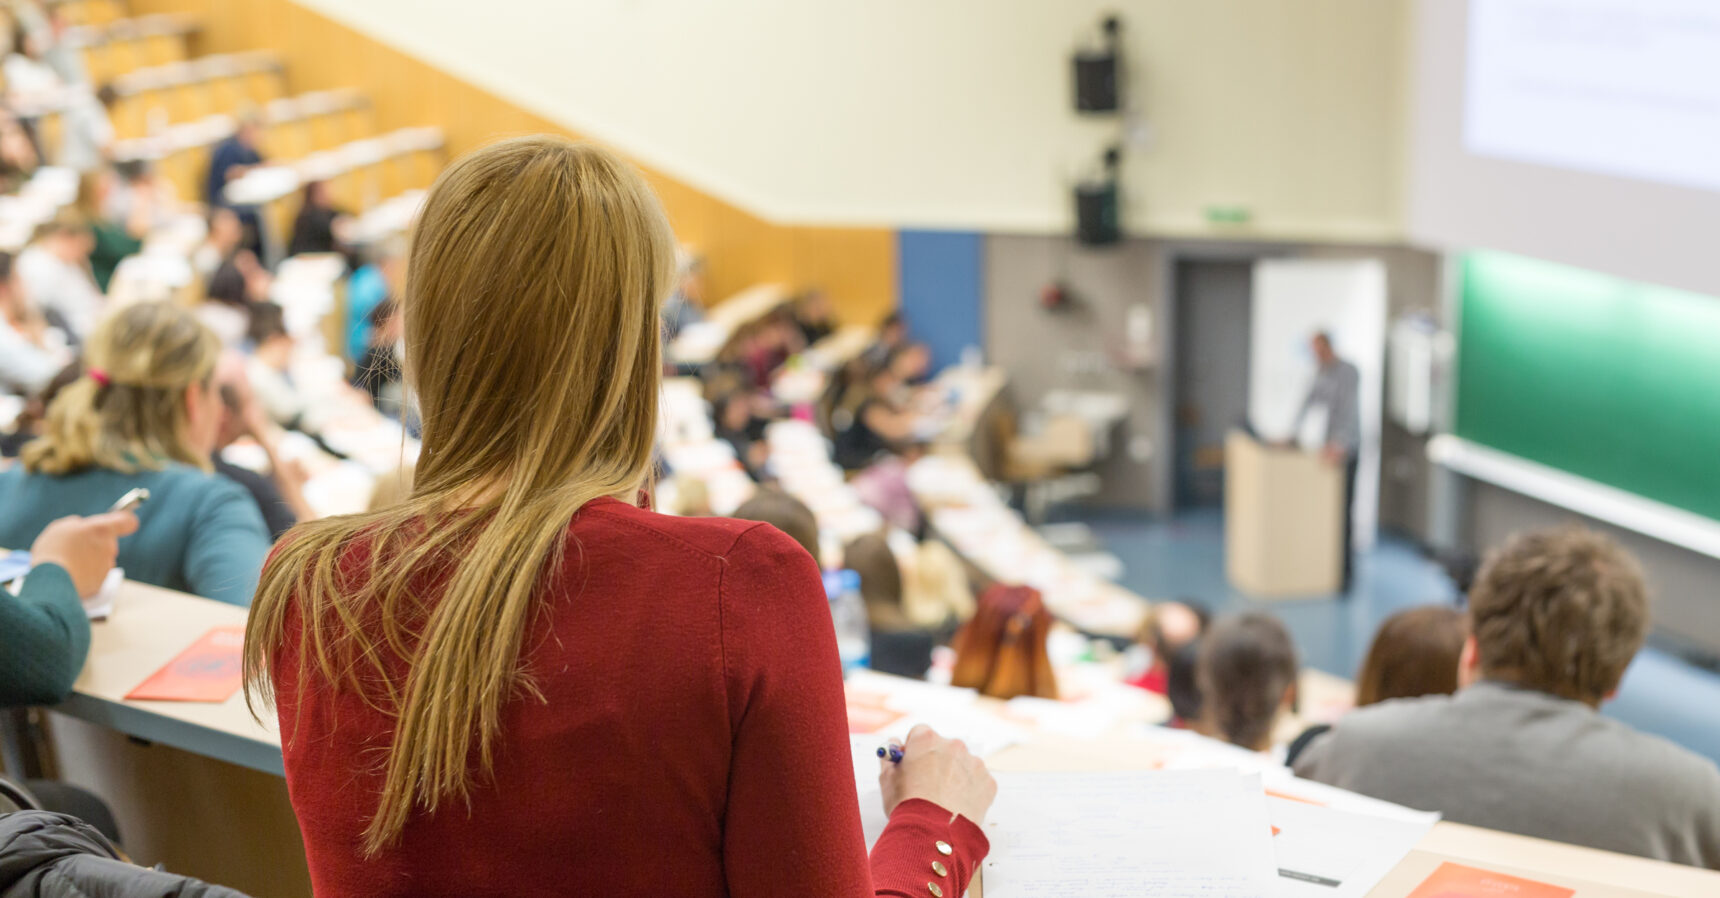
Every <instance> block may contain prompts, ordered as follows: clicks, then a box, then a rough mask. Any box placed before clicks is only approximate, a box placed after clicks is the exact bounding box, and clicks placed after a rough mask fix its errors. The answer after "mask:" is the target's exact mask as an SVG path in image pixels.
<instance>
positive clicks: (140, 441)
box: [20, 303, 220, 475]
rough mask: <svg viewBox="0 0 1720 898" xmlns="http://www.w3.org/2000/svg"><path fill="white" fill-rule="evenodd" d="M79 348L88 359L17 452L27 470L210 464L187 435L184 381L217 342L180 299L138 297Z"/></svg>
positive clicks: (207, 364) (207, 367) (200, 370)
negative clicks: (171, 301) (166, 300)
mask: <svg viewBox="0 0 1720 898" xmlns="http://www.w3.org/2000/svg"><path fill="white" fill-rule="evenodd" d="M84 351H85V355H86V358H87V360H88V362H89V367H87V368H86V369H85V370H84V374H83V376H82V377H79V378H78V379H77V380H75V381H73V382H72V383H71V384H69V385H67V386H66V387H65V388H64V389H62V390H60V392H59V395H57V396H55V397H54V400H53V402H52V403H51V404H50V405H49V406H48V413H47V418H46V421H45V426H44V427H43V431H42V436H40V437H39V438H37V439H35V440H32V441H31V442H30V443H28V444H27V445H25V446H24V449H23V452H22V453H20V458H21V460H22V461H23V463H24V469H25V470H27V471H29V472H31V473H33V474H49V475H64V474H72V473H75V472H77V471H81V470H84V469H85V468H92V467H95V468H108V469H111V470H115V471H123V472H126V473H135V472H136V471H138V470H139V469H150V470H159V469H161V468H163V467H166V466H167V464H168V463H170V462H182V463H184V464H188V465H191V466H193V467H196V468H200V469H202V470H205V471H207V470H209V464H210V463H209V458H208V456H207V455H205V454H203V453H201V452H198V451H197V450H196V449H195V448H193V447H192V446H191V445H190V444H189V443H188V442H187V440H186V435H187V427H188V424H189V422H188V421H187V413H186V408H185V391H186V389H188V388H189V387H190V386H191V385H192V384H196V383H202V384H208V383H209V381H210V378H211V376H212V375H213V374H214V371H215V360H216V357H217V356H218V354H219V352H220V342H219V341H218V340H217V339H216V338H215V335H214V334H213V333H211V332H210V331H209V329H208V328H206V327H204V326H203V324H202V323H200V322H199V321H198V320H197V318H196V317H195V316H194V315H192V314H191V313H190V312H189V311H187V310H185V309H181V308H179V307H177V306H173V305H170V304H168V303H137V304H135V305H130V306H126V307H125V308H123V309H121V310H119V311H118V312H115V313H114V314H112V315H110V316H109V317H108V318H106V319H104V320H103V321H102V323H101V324H99V325H97V327H96V330H95V332H94V333H93V334H91V335H90V340H89V342H88V344H87V345H86V346H85V349H84Z"/></svg>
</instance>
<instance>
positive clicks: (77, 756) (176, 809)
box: [53, 583, 1720, 898]
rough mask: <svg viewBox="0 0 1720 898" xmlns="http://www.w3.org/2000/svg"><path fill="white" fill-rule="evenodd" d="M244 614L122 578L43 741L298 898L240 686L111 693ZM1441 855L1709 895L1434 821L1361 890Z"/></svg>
mask: <svg viewBox="0 0 1720 898" xmlns="http://www.w3.org/2000/svg"><path fill="white" fill-rule="evenodd" d="M244 619H245V612H244V610H243V609H239V608H234V607H232V606H228V605H223V604H220V603H217V602H212V601H209V600H206V599H201V598H197V597H194V596H187V595H183V594H180V593H175V592H170V591H167V590H162V589H156V588H153V587H148V586H143V585H140V584H135V583H127V584H126V586H125V588H124V591H123V592H122V594H121V595H120V597H119V601H118V602H116V604H115V608H114V612H113V615H112V616H111V617H110V618H109V619H108V620H106V621H103V622H98V623H96V624H95V625H94V639H93V641H92V643H91V647H90V657H89V662H88V664H87V665H86V666H85V668H84V671H83V674H82V675H81V676H80V677H79V678H78V682H77V686H76V694H75V695H74V696H73V697H72V698H71V699H70V700H68V701H67V702H65V703H64V704H63V705H60V706H58V707H56V708H55V709H54V710H55V711H56V712H57V713H56V714H55V715H54V719H53V731H54V732H53V736H54V741H55V743H56V747H57V750H58V756H59V761H60V765H61V769H62V771H63V772H64V774H65V775H66V777H67V778H68V779H71V780H72V781H74V782H79V783H82V784H84V785H86V786H89V787H91V788H93V789H95V790H96V791H98V792H100V793H101V794H102V795H103V796H104V797H106V798H107V799H108V800H109V801H110V802H111V803H112V804H113V805H114V809H115V811H116V813H117V814H118V816H119V821H120V826H121V828H122V830H123V831H124V835H125V838H126V843H127V848H128V849H129V850H131V852H132V853H133V856H134V857H135V858H136V859H137V860H139V861H141V862H144V863H156V862H164V863H166V864H168V865H169V867H170V868H171V869H173V870H175V871H176V872H181V873H187V874H190V875H193V876H199V877H203V878H206V879H210V880H212V881H216V882H220V883H223V884H225V885H229V886H233V887H235V888H240V889H243V890H245V891H247V892H250V893H251V894H254V895H256V896H258V898H273V896H304V895H308V894H309V892H310V889H309V885H308V881H309V880H308V876H307V875H306V873H305V868H304V857H303V850H302V847H301V845H300V842H299V839H298V829H297V825H296V824H295V823H294V821H293V817H292V811H291V808H290V806H289V805H288V803H287V795H286V787H285V783H284V781H283V780H282V779H281V778H280V773H281V757H280V735H279V734H278V733H277V732H276V731H275V728H274V726H273V724H272V722H271V723H258V722H257V721H255V720H253V719H252V717H251V716H250V714H249V712H248V711H247V710H246V708H245V704H244V698H243V697H242V696H240V695H235V696H234V697H233V698H232V699H230V700H228V701H227V702H224V703H222V704H219V705H209V704H176V703H169V702H133V701H126V700H125V699H124V696H125V694H126V693H127V692H129V691H130V690H131V689H133V688H134V687H136V686H137V684H139V683H141V682H142V681H143V680H144V679H145V678H147V677H148V676H149V675H150V674H151V673H153V672H155V671H156V670H157V669H159V668H160V667H161V666H162V665H164V664H166V663H167V662H168V661H169V660H170V659H172V658H173V657H174V656H175V655H177V654H178V653H179V652H180V651H182V650H183V649H184V648H185V647H187V646H189V645H190V644H191V643H193V642H195V641H196V640H197V638H198V637H200V636H202V635H203V634H204V633H205V632H207V631H208V630H209V629H210V628H212V627H217V626H227V625H239V624H242V623H244ZM989 761H990V763H991V764H992V766H993V767H994V768H996V769H999V770H1122V769H1131V768H1135V769H1139V768H1142V767H1145V766H1150V764H1151V763H1152V759H1151V758H1150V757H1147V756H1145V755H1144V754H1143V752H1141V751H1140V750H1139V748H1138V747H1136V746H1131V745H1130V744H1129V743H1128V741H1127V740H1126V739H1117V740H1102V741H1098V742H1077V741H1073V740H1070V739H1067V738H1063V737H1057V736H1053V735H1041V736H1036V737H1035V738H1033V739H1032V740H1030V741H1029V742H1027V743H1024V744H1021V745H1017V746H1014V747H1011V748H1008V749H1005V750H1003V751H1001V752H999V753H997V754H996V755H994V756H993V757H992V758H990V759H989ZM1442 860H1457V861H1459V862H1464V863H1468V864H1472V865H1477V866H1482V867H1486V868H1489V869H1495V870H1498V871H1500V872H1505V873H1515V874H1518V875H1522V876H1527V877H1529V878H1532V879H1537V880H1541V881H1544V882H1549V883H1555V884H1562V885H1566V886H1567V887H1574V888H1576V889H1577V892H1576V898H1636V896H1644V895H1666V896H1676V898H1714V896H1720V873H1716V872H1710V871H1706V870H1699V869H1696V868H1693V867H1680V866H1676V865H1672V864H1664V863H1660V862H1658V861H1650V860H1644V859H1641V858H1634V857H1626V856H1624V855H1617V854H1609V853H1607V852H1601V851H1594V850H1592V849H1587V848H1578V847H1575V846H1570V845H1561V844H1556V843H1553V842H1545V841H1542V840H1539V839H1530V838H1525V837H1522V836H1514V835H1508V834H1505V833H1499V832H1493V831H1489V830H1483V829H1477V828H1474V827H1469V826H1461V825H1458V824H1454V823H1440V824H1438V825H1436V826H1435V827H1434V828H1433V830H1432V831H1431V832H1429V834H1428V835H1427V837H1426V838H1424V839H1423V840H1422V842H1421V844H1420V845H1418V846H1417V849H1416V850H1415V851H1413V852H1411V853H1410V855H1409V856H1408V857H1407V858H1405V859H1404V861H1403V862H1402V863H1400V864H1399V865H1398V866H1397V868H1396V869H1394V870H1393V872H1392V873H1391V874H1390V875H1389V876H1388V877H1387V878H1386V880H1385V881H1384V882H1382V883H1381V884H1380V885H1379V886H1378V887H1377V888H1375V889H1374V890H1373V892H1371V893H1370V896H1371V898H1404V896H1407V895H1408V894H1409V893H1410V892H1411V891H1413V890H1414V888H1415V886H1416V885H1417V884H1418V883H1419V882H1420V881H1421V880H1422V879H1423V878H1425V877H1426V876H1427V875H1428V873H1430V872H1431V871H1432V870H1433V868H1434V867H1436V866H1438V864H1439V863H1440V862H1441V861H1442ZM974 892H975V894H978V893H979V890H978V889H977V888H976V889H975V890H974Z"/></svg>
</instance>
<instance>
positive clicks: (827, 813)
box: [245, 137, 995, 898]
mask: <svg viewBox="0 0 1720 898" xmlns="http://www.w3.org/2000/svg"><path fill="white" fill-rule="evenodd" d="M407 264H408V268H407V279H406V284H407V289H406V294H405V296H404V297H403V299H404V301H403V302H402V304H401V305H402V308H403V310H404V314H405V347H406V351H405V359H406V374H407V382H408V384H409V385H410V387H411V388H412V390H413V391H414V394H415V395H416V397H417V398H418V400H419V403H420V407H421V409H422V413H423V438H424V440H423V447H424V451H423V454H422V456H421V457H420V459H419V462H418V466H417V469H416V471H415V472H414V478H413V483H412V491H411V495H410V497H409V498H407V499H406V500H405V501H403V502H400V503H398V504H395V505H390V506H388V507H386V508H383V509H381V510H378V511H375V512H371V513H368V514H364V515H356V516H352V517H345V518H334V519H329V520H323V521H314V522H311V523H307V524H301V525H299V527H298V528H297V529H295V530H294V531H293V533H292V534H290V535H289V536H288V537H287V538H286V539H285V540H284V541H283V543H282V546H281V548H280V549H279V550H278V551H277V553H276V555H275V556H274V557H273V559H272V560H271V561H270V563H269V565H268V566H267V568H266V569H265V571H264V572H263V583H262V586H261V588H260V589H259V591H258V597H257V604H256V606H255V607H254V608H253V610H252V614H251V621H250V630H249V632H248V633H247V636H246V657H245V666H246V683H247V688H248V690H249V694H250V696H251V697H252V699H253V700H259V699H264V700H266V699H268V698H270V697H271V696H272V697H273V700H274V702H275V705H276V707H277V711H278V714H279V717H280V722H281V732H282V734H283V735H284V736H285V740H284V745H283V749H284V753H285V756H286V772H287V785H288V788H289V790H290V793H291V797H292V801H293V806H294V810H295V811H296V812H297V815H298V819H299V827H300V830H301V832H302V833H303V836H304V844H305V852H306V855H307V857H308V859H309V862H310V869H311V880H312V884H313V886H314V888H315V891H316V894H317V895H318V896H320V898H344V896H366V898H375V896H393V895H401V896H404V895H413V896H434V895H461V896H465V895H510V896H522V895H524V896H530V895H596V894H606V895H635V894H661V895H676V896H713V898H715V896H724V895H734V896H742V895H760V896H764V895H769V896H775V895H787V894H820V895H843V896H861V895H873V894H881V895H917V896H933V898H935V896H938V895H940V894H941V895H946V896H951V898H953V896H956V895H960V894H961V893H962V891H963V889H965V888H966V887H967V884H968V880H969V878H970V877H971V875H972V873H973V870H974V868H975V867H976V865H977V864H978V863H979V861H980V860H981V859H982V858H983V857H984V855H985V853H986V851H987V844H986V840H985V837H984V835H982V834H981V831H980V829H979V826H978V824H979V823H980V821H981V820H982V819H983V817H984V814H985V811H986V809H987V808H988V806H989V805H990V803H991V799H992V797H993V795H994V793H995V785H994V784H993V783H992V781H991V778H990V776H989V774H987V773H986V771H985V768H984V765H982V764H981V763H980V762H979V761H977V760H975V759H974V758H973V757H972V756H971V755H969V754H968V753H967V751H966V749H965V748H963V747H962V746H961V744H960V743H955V742H950V741H947V740H944V739H942V738H940V737H938V736H937V735H936V734H935V733H932V732H931V731H930V730H927V729H923V728H922V729H921V730H918V731H916V732H915V733H914V734H913V735H912V736H910V738H909V739H908V742H907V744H906V746H905V747H904V755H903V760H902V761H901V763H900V764H886V765H883V770H882V773H881V776H882V785H883V792H884V795H885V803H886V806H887V808H886V809H887V810H888V811H889V812H890V813H891V819H890V824H889V826H888V827H887V828H886V829H885V831H884V833H883V835H882V836H881V837H880V839H879V840H878V843H877V846H876V848H875V849H874V851H873V852H872V856H871V860H870V864H868V859H867V855H866V847H865V845H864V843H863V840H862V837H861V828H860V813H859V808H858V807H857V802H856V793H855V789H854V773H853V767H852V762H851V760H850V757H851V754H850V749H849V742H848V737H847V726H846V717H845V712H844V703H843V696H842V683H841V678H840V677H841V675H840V671H839V665H838V661H837V654H836V643H835V638H834V633H833V631H832V627H831V619H830V612H829V610H828V604H827V602H826V600H825V596H824V590H823V586H822V583H821V582H820V578H819V573H818V569H817V566H816V565H815V564H814V563H813V561H812V559H811V558H810V557H808V555H807V553H806V551H805V550H804V549H802V548H801V547H800V546H799V545H798V544H797V543H795V542H794V541H793V540H791V539H789V538H788V537H787V536H784V535H783V534H782V533H781V532H780V531H778V530H776V529H775V528H773V527H771V526H769V525H766V524H760V523H756V522H750V521H741V520H732V519H723V518H673V517H667V516H659V515H656V514H653V513H651V512H650V511H647V510H645V509H643V508H641V507H639V497H640V495H641V488H642V487H645V486H647V483H646V480H647V475H648V472H649V471H650V469H651V463H652V445H653V443H654V440H655V427H656V423H657V396H658V389H659V383H658V381H659V375H660V371H661V364H662V360H661V354H660V346H659V341H658V323H657V314H658V306H659V303H660V302H661V300H662V298H663V296H664V295H665V294H666V293H667V292H668V291H669V289H670V288H671V287H672V286H673V275H674V244H673V242H672V241H671V238H670V232H669V228H668V225H667V223H666V221H665V219H664V216H663V212H662V209H661V208H660V207H659V205H658V203H657V200H656V198H655V197H654V196H653V195H652V194H651V192H650V190H649V189H648V188H647V187H646V186H645V183H644V181H643V179H642V178H641V177H640V176H639V174H638V173H637V172H636V171H634V170H633V169H632V168H630V167H628V166H627V165H625V164H624V163H621V162H620V161H618V160H617V159H616V158H615V157H614V156H612V155H611V154H609V153H608V152H605V151H603V150H600V149H596V148H593V147H590V146H587V145H580V144H574V143H570V142H568V141H565V140H562V139H559V138H553V137H529V138H519V139H515V140H510V141H505V142H502V143H498V144H495V145H492V146H489V147H487V148H485V149H482V150H479V151H477V152H475V153H472V154H471V155H468V156H466V157H464V158H462V159H460V160H459V161H457V162H455V163H454V164H453V165H452V166H450V167H449V169H448V170H447V171H446V172H444V173H443V174H442V176H441V178H440V179H438V181H437V182H436V184H435V186H434V187H433V188H432V189H431V191H430V195H429V198H428V200H427V202H426V205H425V208H424V211H423V214H422V217H421V219H420V220H419V223H418V225H417V229H416V232H415V233H414V235H413V241H412V248H411V253H410V257H409V260H408V263H407Z"/></svg>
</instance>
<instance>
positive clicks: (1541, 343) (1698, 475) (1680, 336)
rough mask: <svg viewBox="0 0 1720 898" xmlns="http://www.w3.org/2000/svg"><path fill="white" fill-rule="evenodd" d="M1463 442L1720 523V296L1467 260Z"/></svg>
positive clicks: (1461, 342)
mask: <svg viewBox="0 0 1720 898" xmlns="http://www.w3.org/2000/svg"><path fill="white" fill-rule="evenodd" d="M1462 277H1463V285H1462V320H1461V324H1460V327H1459V334H1458V344H1457V345H1458V360H1457V427H1456V430H1457V435H1458V436H1460V437H1463V438H1465V439H1468V440H1473V441H1474V442H1477V443H1482V444H1485V445H1488V446H1491V447H1493V448H1495V449H1500V450H1503V451H1505V452H1509V453H1511V454H1513V455H1517V456H1520V457H1522V458H1527V459H1530V460H1532V461H1537V462H1541V463H1542V464H1546V465H1551V466H1552V467H1555V468H1559V469H1562V470H1565V471H1569V472H1570V473H1572V474H1578V475H1581V476H1583V477H1587V478H1589V479H1590V480H1596V481H1599V482H1601V483H1605V484H1609V485H1611V486H1615V487H1618V488H1619V489H1623V490H1628V491H1630V492H1632V493H1636V494H1638V495H1641V496H1645V497H1647V498H1650V499H1654V500H1656V501H1659V502H1664V503H1666V504H1668V505H1673V506H1676V507H1678V508H1683V509H1687V510H1689V511H1693V512H1696V513H1698V514H1702V515H1706V516H1708V517H1711V518H1716V519H1720V298H1717V297H1712V296H1702V295H1699V294H1694V293H1686V292H1683V291H1679V290H1672V289H1669V288H1666V287H1656V286H1651V285H1648V284H1640V283H1634V282H1631V281H1625V280H1621V279H1618V278H1614V277H1609V276H1606V275H1601V274H1596V273H1594V272H1590V271H1584V270H1581V269H1576V268H1569V267H1566V266H1563V265H1554V264H1552V263H1548V262H1541V261H1538V260H1534V259H1526V258H1522V257H1520V256H1511V255H1506V254H1503V253H1491V252H1488V253H1470V254H1467V255H1465V256H1464V257H1463V262H1462Z"/></svg>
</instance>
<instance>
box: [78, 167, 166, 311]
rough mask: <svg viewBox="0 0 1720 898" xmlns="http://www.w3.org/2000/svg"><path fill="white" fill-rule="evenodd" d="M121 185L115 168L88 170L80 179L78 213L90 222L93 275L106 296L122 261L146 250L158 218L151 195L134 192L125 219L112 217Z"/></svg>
mask: <svg viewBox="0 0 1720 898" xmlns="http://www.w3.org/2000/svg"><path fill="white" fill-rule="evenodd" d="M120 186H121V185H120V177H119V174H118V173H117V172H115V171H113V170H112V169H103V170H100V171H88V172H85V173H84V175H83V177H82V178H80V179H79V180H78V212H79V214H81V215H83V216H84V219H85V220H86V221H88V222H89V223H90V234H91V244H90V273H91V274H92V275H94V277H95V281H96V286H97V287H98V288H100V289H101V291H102V293H104V294H105V293H107V289H108V284H110V283H112V282H113V273H114V269H116V268H118V267H119V263H120V261H121V260H122V259H124V258H125V257H126V256H130V255H134V254H136V253H138V252H139V251H141V250H142V249H143V238H144V237H147V236H148V235H149V228H150V225H151V224H152V223H153V221H154V215H155V209H154V206H153V204H152V203H150V202H149V199H148V198H149V197H150V196H151V194H150V192H149V191H147V190H142V189H134V190H133V191H132V192H131V199H130V201H129V202H128V203H126V213H125V216H124V217H123V218H120V217H113V216H111V215H110V214H109V212H108V210H109V208H110V207H111V206H113V205H114V203H113V198H114V195H115V194H116V193H117V192H118V191H119V189H120Z"/></svg>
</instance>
